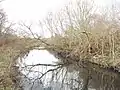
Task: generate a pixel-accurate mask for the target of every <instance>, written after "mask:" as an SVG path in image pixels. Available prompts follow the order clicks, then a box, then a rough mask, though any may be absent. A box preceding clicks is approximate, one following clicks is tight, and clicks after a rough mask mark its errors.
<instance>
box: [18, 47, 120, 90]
mask: <svg viewBox="0 0 120 90" xmlns="http://www.w3.org/2000/svg"><path fill="white" fill-rule="evenodd" d="M57 61H58V59H57V58H55V57H54V56H53V55H52V54H50V53H49V52H48V51H47V50H35V49H34V50H31V51H30V53H29V54H28V56H26V57H25V58H23V59H22V63H21V62H20V64H19V65H20V71H21V72H22V74H23V76H24V78H22V79H21V82H22V83H21V86H22V88H23V89H22V90H120V78H119V77H120V73H119V72H115V71H113V70H111V69H106V68H101V67H99V66H97V65H92V64H86V63H85V66H87V67H86V68H80V69H79V70H74V71H70V72H67V74H66V68H63V69H62V70H58V72H52V71H51V72H48V73H47V74H46V75H44V76H43V77H42V78H40V77H41V76H42V75H43V73H45V72H46V71H48V70H50V69H54V68H56V67H55V66H41V65H38V66H32V67H31V66H30V65H36V64H54V65H55V64H56V62H57ZM23 67H24V68H23ZM78 71H79V72H78ZM56 74H57V75H56ZM64 76H66V77H64ZM63 79H64V82H63Z"/></svg>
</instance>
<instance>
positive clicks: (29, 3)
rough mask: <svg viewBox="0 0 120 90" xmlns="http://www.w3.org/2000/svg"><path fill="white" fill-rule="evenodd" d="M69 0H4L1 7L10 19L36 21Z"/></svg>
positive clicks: (97, 0)
mask: <svg viewBox="0 0 120 90" xmlns="http://www.w3.org/2000/svg"><path fill="white" fill-rule="evenodd" d="M69 1H71V0H5V1H3V2H2V7H3V8H4V10H5V12H6V13H7V15H8V18H9V20H11V21H15V22H18V21H20V20H27V21H38V20H39V19H42V18H44V17H45V16H46V15H47V13H48V12H56V11H59V10H60V8H62V7H64V5H65V4H67V3H68V2H69ZM117 1H119V0H117ZM95 3H97V4H98V5H101V6H102V5H106V4H110V3H111V0H95Z"/></svg>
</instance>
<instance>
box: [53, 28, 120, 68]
mask: <svg viewBox="0 0 120 90" xmlns="http://www.w3.org/2000/svg"><path fill="white" fill-rule="evenodd" d="M68 31H69V30H68ZM80 31H82V30H78V31H77V32H75V30H74V33H68V32H66V33H65V35H64V36H56V37H54V38H52V39H51V43H53V44H55V45H57V46H59V47H61V48H63V52H64V53H65V52H67V51H69V52H70V53H69V55H70V56H71V57H72V58H73V59H74V58H76V57H77V58H79V60H84V61H86V60H88V61H90V62H92V63H96V64H100V65H102V66H105V67H111V66H112V67H119V65H120V30H116V29H114V30H113V29H112V28H111V29H109V30H108V29H104V30H101V29H100V30H99V29H98V30H95V29H91V30H87V31H84V32H80ZM73 61H74V60H73Z"/></svg>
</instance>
